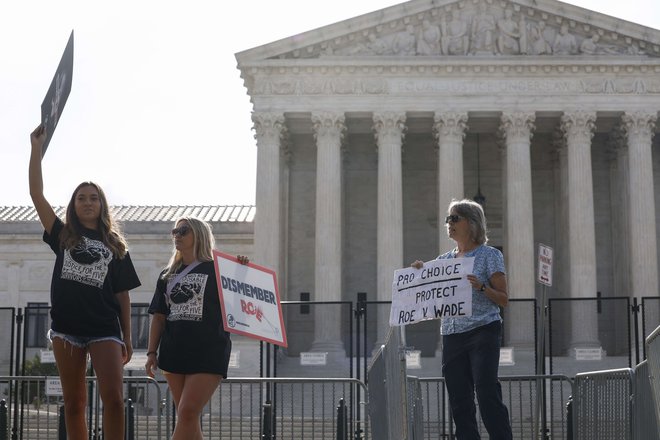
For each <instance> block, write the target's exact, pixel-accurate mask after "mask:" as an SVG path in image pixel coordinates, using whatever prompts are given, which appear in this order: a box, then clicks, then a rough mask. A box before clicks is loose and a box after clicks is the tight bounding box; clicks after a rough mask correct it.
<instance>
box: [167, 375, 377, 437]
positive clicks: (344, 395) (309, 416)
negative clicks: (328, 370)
mask: <svg viewBox="0 0 660 440" xmlns="http://www.w3.org/2000/svg"><path fill="white" fill-rule="evenodd" d="M269 388H270V393H268V391H269ZM357 389H361V390H362V395H363V396H366V395H367V393H366V386H365V385H364V383H363V382H361V381H358V380H356V379H350V378H284V377H269V378H250V377H241V378H235V379H225V380H223V381H222V383H221V384H220V386H219V387H218V389H217V390H216V392H215V393H214V395H213V397H212V398H211V400H210V401H209V403H208V404H207V405H206V407H205V408H204V410H203V413H202V419H201V423H202V431H203V433H204V438H205V439H215V438H228V439H232V440H248V439H250V440H252V439H255V438H260V439H275V438H277V439H278V440H287V439H288V440H298V439H305V440H326V439H336V438H337V435H338V434H339V433H338V431H337V405H339V404H340V402H342V401H343V402H344V404H345V405H346V406H347V411H346V412H347V414H348V418H347V420H346V424H347V426H348V431H349V432H350V433H361V434H360V435H361V436H360V437H357V436H356V437H353V435H352V434H351V436H350V438H364V439H368V438H371V437H370V436H369V426H368V423H366V422H364V420H365V419H366V418H365V417H362V419H361V420H362V421H359V420H356V419H355V418H354V417H352V416H351V413H352V411H351V408H350V407H351V406H352V405H358V406H360V407H363V408H361V409H359V410H361V411H365V412H366V408H365V407H367V406H368V404H367V402H356V401H355V399H353V397H354V396H355V395H356V394H357V393H356V390H357ZM266 395H270V396H273V397H272V400H270V401H266V400H265V397H266ZM163 412H164V414H165V415H166V417H165V421H164V425H166V426H167V429H166V431H167V432H169V433H171V432H172V430H173V428H174V424H175V417H174V412H175V410H174V406H173V402H172V399H171V395H169V394H168V395H167V397H166V398H165V405H164V410H163ZM164 438H168V437H167V435H165V436H164Z"/></svg>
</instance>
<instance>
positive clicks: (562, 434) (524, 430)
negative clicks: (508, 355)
mask: <svg viewBox="0 0 660 440" xmlns="http://www.w3.org/2000/svg"><path fill="white" fill-rule="evenodd" d="M499 380H500V383H501V384H502V399H503V400H504V404H505V405H506V406H507V408H508V409H509V417H510V419H511V429H512V433H513V438H514V439H517V440H530V439H536V438H544V439H545V438H547V439H553V440H558V439H568V438H569V430H570V426H569V423H568V420H567V418H566V411H565V409H564V408H565V405H566V402H567V401H568V399H569V396H570V395H571V393H572V392H573V384H572V382H571V380H570V379H569V378H568V377H566V376H563V375H522V376H500V378H499ZM419 382H420V385H421V398H422V407H423V409H424V413H423V417H422V425H423V435H420V436H419V437H415V439H417V438H420V439H425V440H427V439H428V440H431V439H437V438H446V439H453V438H454V434H453V431H454V426H453V422H452V419H451V410H450V408H449V397H448V396H447V391H446V389H445V386H444V378H442V377H432V378H422V379H419ZM539 385H541V386H544V387H545V399H546V403H545V405H544V412H543V414H542V415H541V416H542V419H543V420H538V418H539V411H538V408H537V402H538V401H537V399H536V395H537V393H539ZM475 403H476V404H477V422H478V424H479V432H480V434H481V436H482V438H487V437H488V433H487V431H486V428H485V426H484V424H483V421H482V420H481V416H480V413H479V411H478V403H477V402H475ZM539 426H540V430H541V431H542V432H535V431H536V430H539ZM538 436H540V437H538Z"/></svg>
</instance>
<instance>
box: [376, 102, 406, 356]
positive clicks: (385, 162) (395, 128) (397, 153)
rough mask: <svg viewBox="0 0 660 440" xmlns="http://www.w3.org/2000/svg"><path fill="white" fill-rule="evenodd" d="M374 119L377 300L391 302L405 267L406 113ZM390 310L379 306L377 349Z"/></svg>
mask: <svg viewBox="0 0 660 440" xmlns="http://www.w3.org/2000/svg"><path fill="white" fill-rule="evenodd" d="M373 121H374V131H375V136H376V145H377V148H378V214H377V215H378V219H377V229H378V231H377V239H376V240H377V244H376V249H377V255H378V256H377V260H378V261H377V263H376V264H377V266H376V277H377V281H376V285H377V288H378V292H377V298H378V301H391V300H392V279H393V276H394V271H395V270H396V269H400V268H401V267H402V266H403V195H402V191H403V189H402V184H403V182H402V176H401V152H402V143H403V137H404V132H405V122H406V114H405V112H382V113H374V115H373ZM389 312H390V308H389V307H383V306H380V307H379V309H378V323H377V326H378V330H377V344H376V348H378V344H379V343H382V342H384V341H385V336H386V335H387V331H388V329H389Z"/></svg>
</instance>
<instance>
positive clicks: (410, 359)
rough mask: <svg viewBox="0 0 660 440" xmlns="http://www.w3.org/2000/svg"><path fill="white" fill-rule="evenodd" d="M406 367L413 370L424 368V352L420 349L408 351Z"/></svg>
mask: <svg viewBox="0 0 660 440" xmlns="http://www.w3.org/2000/svg"><path fill="white" fill-rule="evenodd" d="M406 368H410V369H411V370H418V369H420V368H422V352H421V351H420V350H409V351H406Z"/></svg>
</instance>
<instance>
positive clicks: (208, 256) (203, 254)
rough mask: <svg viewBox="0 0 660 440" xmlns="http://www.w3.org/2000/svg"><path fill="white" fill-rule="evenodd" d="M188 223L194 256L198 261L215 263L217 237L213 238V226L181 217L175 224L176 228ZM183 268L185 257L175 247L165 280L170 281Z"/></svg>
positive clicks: (195, 219)
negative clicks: (184, 222) (214, 251)
mask: <svg viewBox="0 0 660 440" xmlns="http://www.w3.org/2000/svg"><path fill="white" fill-rule="evenodd" d="M182 221H186V222H187V223H188V225H189V226H190V231H191V232H192V234H193V254H194V255H195V260H197V261H213V247H214V246H215V237H213V230H212V229H211V225H210V224H208V223H207V222H205V221H203V220H200V219H198V218H197V217H179V218H178V219H177V220H176V221H175V222H174V227H175V228H176V227H177V225H178V224H179V223H180V222H182ZM181 266H183V256H182V255H181V252H179V251H178V249H177V248H176V247H175V248H174V251H173V252H172V256H171V257H170V261H169V262H168V263H167V267H166V268H165V269H166V270H165V274H164V275H163V278H164V279H166V280H167V279H169V278H171V277H172V275H174V274H175V273H176V272H177V271H178V270H179V269H180V268H181Z"/></svg>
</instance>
